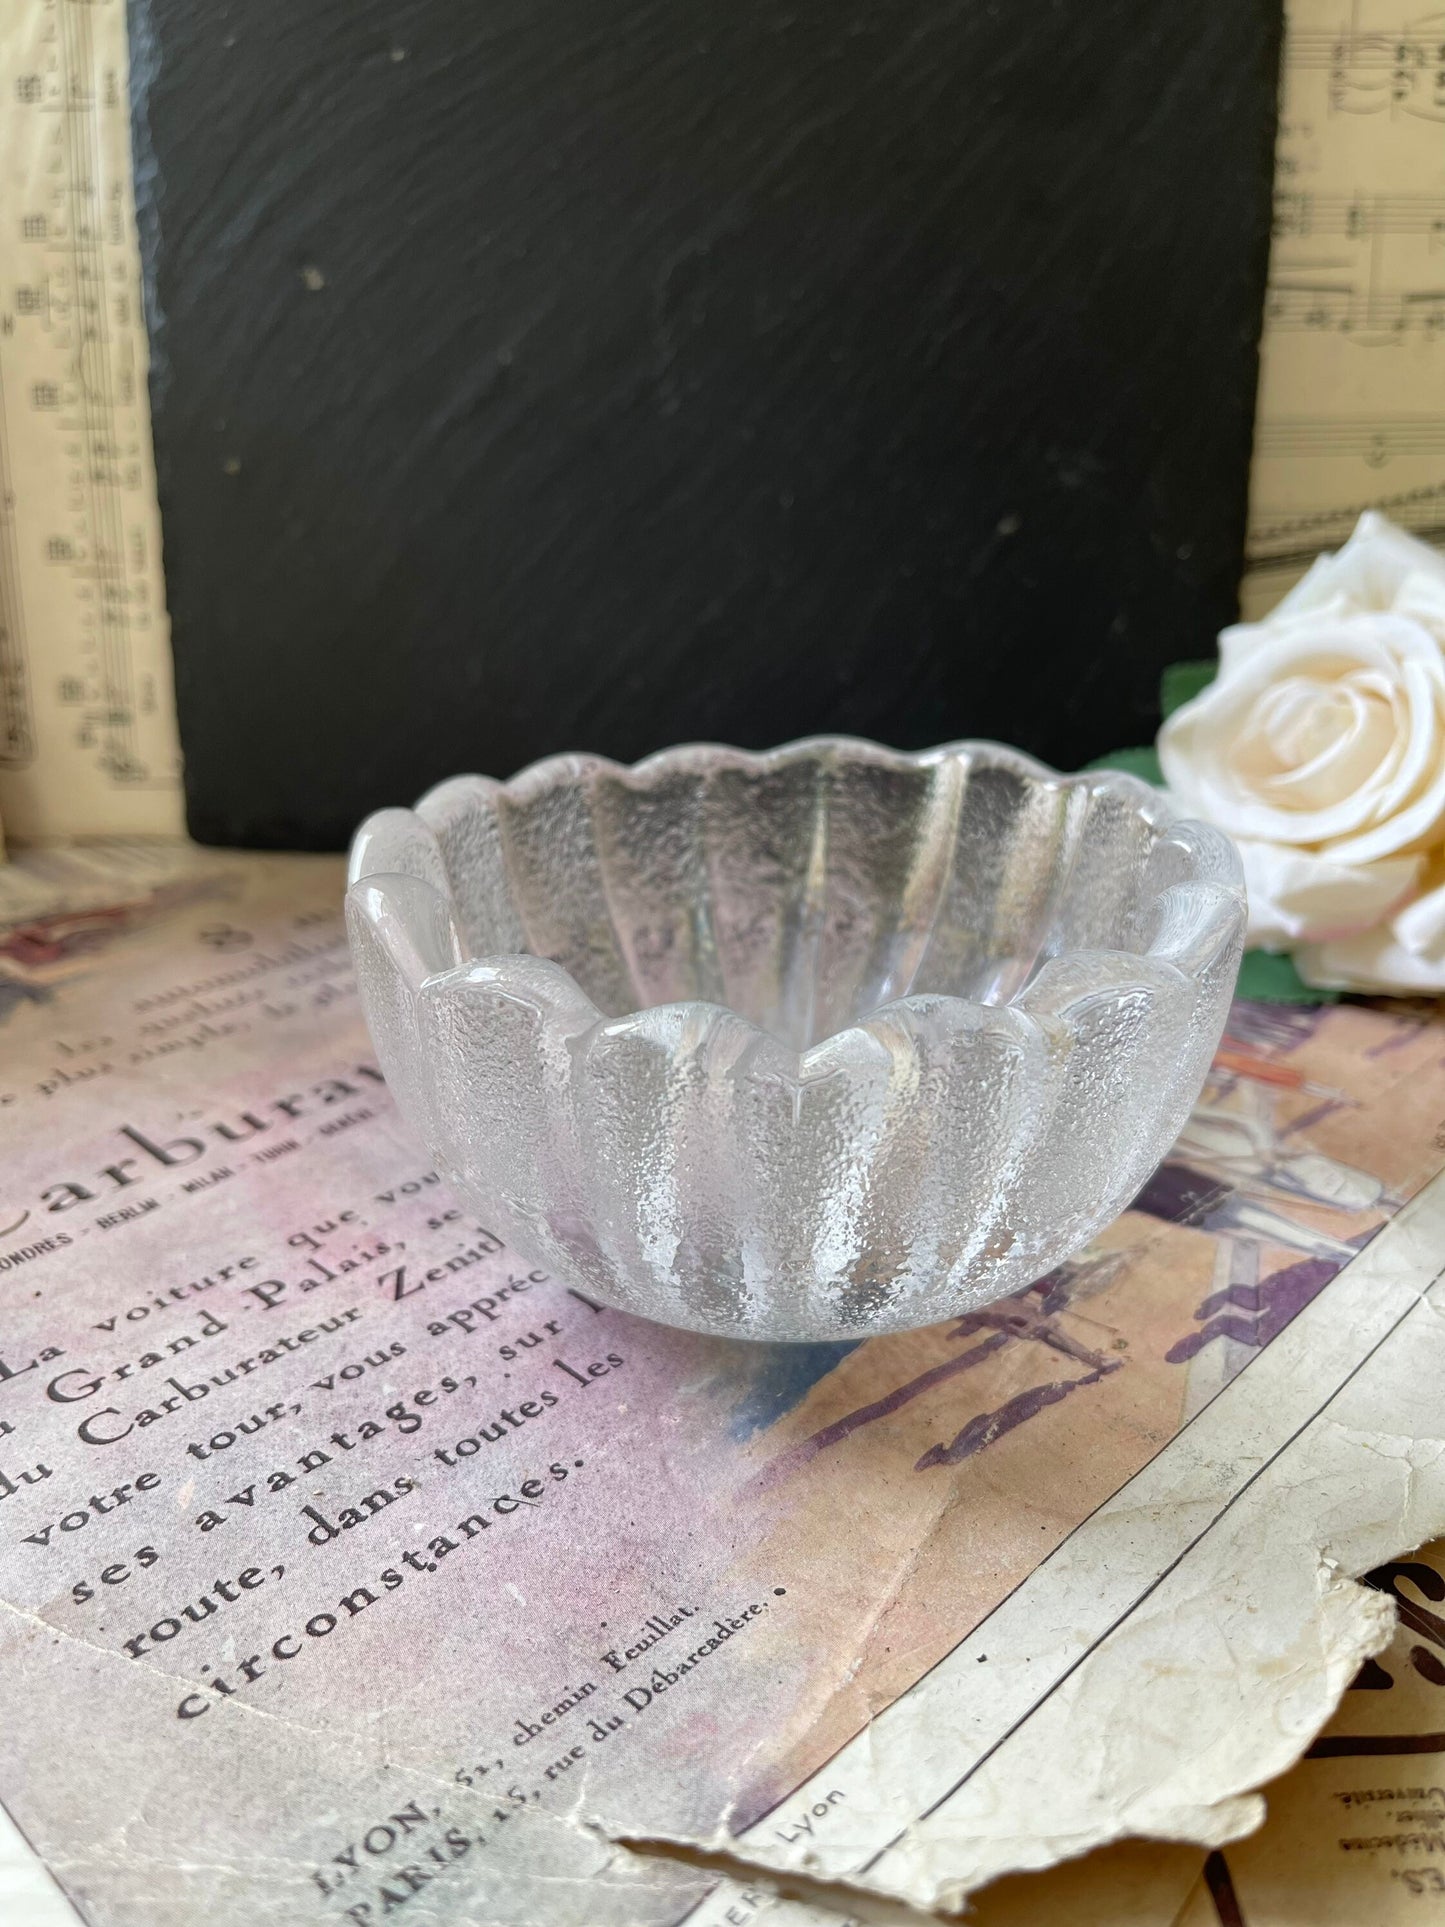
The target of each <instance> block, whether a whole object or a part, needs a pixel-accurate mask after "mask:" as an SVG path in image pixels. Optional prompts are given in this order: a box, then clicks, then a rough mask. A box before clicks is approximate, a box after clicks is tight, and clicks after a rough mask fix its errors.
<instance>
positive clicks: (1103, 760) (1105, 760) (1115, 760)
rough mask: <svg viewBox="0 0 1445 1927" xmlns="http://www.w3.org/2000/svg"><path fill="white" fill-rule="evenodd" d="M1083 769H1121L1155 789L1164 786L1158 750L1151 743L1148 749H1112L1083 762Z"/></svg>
mask: <svg viewBox="0 0 1445 1927" xmlns="http://www.w3.org/2000/svg"><path fill="white" fill-rule="evenodd" d="M1084 768H1085V769H1121V770H1124V771H1125V772H1126V773H1127V774H1128V775H1130V776H1142V777H1143V779H1144V781H1145V782H1146V783H1152V784H1153V785H1154V787H1155V788H1156V789H1162V788H1163V787H1164V772H1163V770H1161V769H1160V767H1159V756H1158V752H1157V751H1156V750H1155V749H1154V746H1153V745H1152V744H1151V745H1150V746H1149V748H1148V749H1113V750H1110V752H1109V754H1108V755H1107V756H1096V757H1095V758H1094V760H1093V762H1092V763H1085V765H1084Z"/></svg>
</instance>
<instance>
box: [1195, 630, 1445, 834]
mask: <svg viewBox="0 0 1445 1927" xmlns="http://www.w3.org/2000/svg"><path fill="white" fill-rule="evenodd" d="M1411 662H1413V663H1414V664H1416V665H1417V666H1418V671H1419V673H1417V674H1415V675H1413V676H1411V675H1407V673H1406V670H1405V665H1406V664H1407V663H1411ZM1369 671H1378V672H1379V673H1380V674H1381V675H1383V676H1384V677H1385V678H1387V679H1388V680H1389V682H1390V683H1391V685H1392V687H1394V688H1395V689H1396V690H1397V692H1398V693H1399V697H1400V699H1401V700H1402V701H1403V702H1404V703H1406V704H1407V705H1408V708H1409V714H1408V717H1407V723H1406V727H1407V731H1408V734H1409V737H1410V739H1411V740H1412V742H1413V741H1414V738H1415V737H1416V736H1417V735H1418V737H1419V741H1418V744H1416V745H1415V755H1414V761H1415V762H1416V763H1420V764H1421V765H1422V766H1427V765H1429V763H1430V761H1431V750H1430V744H1431V740H1432V738H1433V737H1437V736H1438V737H1441V738H1442V740H1445V720H1442V704H1445V658H1442V656H1441V652H1440V649H1439V647H1438V646H1437V645H1436V643H1435V642H1434V640H1433V638H1431V637H1430V636H1429V635H1428V634H1427V633H1426V632H1425V631H1424V630H1423V629H1421V628H1420V627H1419V626H1418V625H1417V624H1415V623H1410V622H1405V621H1402V620H1401V619H1400V618H1399V617H1396V616H1388V615H1375V616H1369V617H1364V616H1357V617H1355V618H1353V619H1352V620H1341V621H1334V622H1329V623H1326V622H1320V623H1317V624H1300V625H1291V628H1290V631H1289V632H1288V633H1282V634H1280V635H1278V636H1276V637H1274V638H1272V639H1269V640H1267V641H1264V642H1262V643H1261V644H1260V645H1259V646H1258V647H1257V648H1256V649H1255V650H1254V652H1253V653H1252V654H1251V655H1250V656H1249V658H1248V659H1247V661H1245V662H1244V663H1243V665H1242V666H1241V667H1240V668H1239V669H1238V670H1237V671H1236V672H1235V674H1234V675H1232V676H1231V677H1229V678H1228V679H1221V680H1220V681H1217V682H1214V683H1211V684H1210V686H1209V687H1208V688H1207V689H1205V690H1203V691H1202V692H1201V693H1200V694H1199V695H1198V696H1196V697H1195V698H1194V700H1193V701H1192V702H1188V703H1185V704H1184V705H1183V707H1182V708H1180V709H1176V710H1175V712H1174V714H1173V715H1172V716H1171V717H1169V719H1168V720H1167V722H1166V723H1165V724H1164V727H1163V728H1162V729H1161V730H1160V732H1159V739H1158V747H1159V760H1160V763H1161V765H1162V767H1163V771H1164V778H1165V781H1166V782H1167V783H1168V785H1169V787H1170V789H1172V790H1175V791H1176V792H1177V793H1178V794H1179V796H1180V797H1181V798H1182V799H1183V801H1184V802H1185V804H1186V806H1187V807H1189V808H1191V809H1194V810H1196V811H1197V812H1198V814H1199V815H1201V816H1203V817H1205V818H1206V819H1207V820H1208V821H1210V822H1212V823H1216V824H1218V826H1219V827H1220V828H1221V829H1224V830H1228V831H1229V833H1230V834H1231V835H1233V836H1244V837H1253V838H1256V839H1259V840H1263V841H1268V842H1272V843H1302V844H1319V843H1325V842H1328V841H1329V840H1331V839H1332V838H1338V837H1349V836H1357V835H1359V834H1360V833H1362V832H1365V831H1369V830H1372V829H1375V828H1376V827H1377V826H1380V825H1381V824H1382V822H1383V821H1384V819H1385V818H1387V817H1390V816H1392V815H1393V814H1394V813H1395V811H1396V810H1397V809H1399V808H1400V807H1401V806H1402V805H1404V804H1406V803H1408V802H1410V801H1412V798H1411V797H1410V794H1409V789H1410V784H1409V783H1408V782H1402V780H1401V770H1400V768H1399V767H1398V766H1397V764H1396V762H1395V760H1394V759H1393V758H1389V759H1385V760H1384V761H1383V762H1382V764H1381V767H1380V769H1379V771H1378V772H1377V774H1376V777H1375V778H1372V779H1370V780H1369V781H1366V782H1364V783H1362V784H1361V785H1360V786H1359V787H1358V788H1357V789H1356V790H1354V791H1353V792H1352V793H1351V794H1350V795H1348V796H1346V797H1344V798H1342V799H1341V800H1340V801H1338V802H1336V803H1334V804H1332V805H1330V806H1328V807H1326V808H1323V809H1312V810H1292V809H1281V808H1275V807H1271V805H1270V804H1269V802H1268V801H1267V800H1266V798H1265V797H1264V796H1262V795H1261V794H1260V793H1259V789H1258V787H1257V786H1252V785H1251V783H1250V782H1249V781H1247V780H1241V772H1240V771H1238V770H1237V769H1236V768H1235V767H1233V762H1232V758H1233V755H1234V752H1235V746H1236V745H1237V744H1239V743H1240V742H1241V741H1243V740H1244V739H1245V738H1246V736H1247V735H1248V733H1249V731H1250V729H1251V723H1252V718H1253V714H1254V711H1255V706H1256V705H1257V704H1258V703H1259V702H1260V701H1261V700H1268V699H1269V698H1270V697H1271V695H1272V692H1273V690H1274V688H1275V687H1276V686H1277V685H1278V684H1279V683H1281V682H1283V681H1286V680H1288V679H1289V678H1290V677H1292V676H1298V677H1304V678H1314V679H1316V680H1318V681H1320V682H1328V681H1330V680H1338V679H1340V678H1343V677H1345V676H1348V675H1350V674H1351V673H1352V672H1369ZM1417 712H1418V713H1417ZM1436 760H1438V762H1439V764H1440V765H1441V767H1442V769H1445V751H1442V753H1441V754H1440V755H1439V756H1438V758H1437V759H1436ZM1441 808H1442V809H1445V798H1442V802H1441ZM1422 815H1423V816H1424V817H1428V815H1429V810H1428V809H1427V810H1425V811H1424V812H1422ZM1420 833H1421V831H1420V829H1419V827H1418V826H1417V827H1414V828H1412V829H1411V830H1410V831H1409V832H1408V834H1406V835H1404V836H1402V837H1401V838H1400V839H1399V840H1398V841H1397V842H1395V843H1393V844H1390V846H1389V848H1388V849H1383V850H1381V851H1380V852H1378V853H1379V854H1389V853H1390V852H1391V850H1393V849H1396V848H1399V847H1400V846H1401V844H1402V843H1405V842H1409V841H1412V840H1414V839H1415V838H1416V837H1417V836H1418V835H1419V834H1420ZM1350 860H1354V858H1353V853H1352V855H1351V859H1350Z"/></svg>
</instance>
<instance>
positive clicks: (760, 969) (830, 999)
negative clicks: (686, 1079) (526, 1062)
mask: <svg viewBox="0 0 1445 1927" xmlns="http://www.w3.org/2000/svg"><path fill="white" fill-rule="evenodd" d="M418 814H419V815H420V816H421V817H422V819H423V821H424V822H425V823H426V824H427V825H428V826H429V827H430V828H431V830H432V831H433V832H434V833H435V835H436V838H437V842H438V846H439V848H440V851H441V857H442V861H443V863H444V865H445V868H446V871H447V876H448V880H449V882H450V884H451V888H452V893H453V896H454V898H455V901H456V904H457V909H458V913H459V916H460V920H461V925H462V935H463V938H464V941H465V943H466V946H467V949H468V950H469V952H470V953H471V955H472V956H474V957H483V956H497V955H515V954H518V953H526V954H531V955H534V956H540V957H548V958H551V959H553V960H554V961H555V962H557V963H559V964H561V965H562V966H563V967H564V968H565V969H566V970H567V971H568V972H569V973H570V974H571V975H572V976H573V977H574V978H575V979H576V981H577V983H578V984H579V985H580V986H581V987H582V989H583V990H584V991H585V992H586V993H587V995H588V996H589V997H590V998H591V999H592V1001H593V1003H594V1004H595V1005H596V1006H597V1007H598V1009H599V1010H600V1011H602V1012H603V1014H604V1015H605V1016H609V1017H620V1016H624V1015H626V1014H628V1013H629V1012H632V1011H635V1010H639V1009H645V1008H647V1007H650V1006H653V1005H659V1004H671V1003H678V1002H686V1001H694V1000H698V1001H703V1002H707V1003H714V1004H721V1005H723V1006H725V1007H727V1008H728V1009H731V1010H733V1011H736V1012H737V1013H739V1014H740V1015H742V1016H744V1017H747V1018H748V1019H750V1020H751V1021H752V1022H753V1023H755V1024H757V1025H758V1026H759V1027H760V1028H762V1029H764V1030H766V1031H769V1032H771V1033H772V1034H773V1035H774V1036H776V1037H777V1038H779V1039H780V1040H782V1041H783V1042H784V1043H785V1044H786V1045H787V1046H788V1047H789V1048H790V1049H792V1050H797V1051H801V1050H805V1049H807V1048H809V1047H810V1046H811V1045H813V1044H815V1043H817V1042H818V1041H820V1040H821V1039H823V1038H825V1037H827V1036H830V1035H831V1034H833V1033H834V1032H835V1031H838V1030H840V1029H842V1028H845V1027H846V1026H847V1025H849V1024H851V1023H853V1022H855V1021H857V1020H858V1019H860V1018H862V1017H865V1016H867V1015H869V1014H870V1013H871V1012H873V1011H875V1010H877V1009H878V1008H879V1007H880V1006H881V1005H884V1004H887V1003H890V1002H892V1001H893V1000H895V999H897V998H900V997H905V996H909V995H911V994H914V993H924V992H942V993H946V994H948V995H952V996H959V997H965V998H969V999H971V1000H973V1001H976V1002H981V1003H992V1004H999V1003H1007V1002H1009V1001H1010V1000H1012V999H1013V998H1015V997H1017V996H1018V995H1019V994H1020V993H1021V992H1022V991H1023V990H1024V989H1025V988H1026V987H1027V985H1028V984H1029V983H1030V981H1031V980H1032V978H1033V977H1034V976H1035V975H1036V974H1037V972H1038V971H1039V970H1040V969H1041V968H1042V966H1043V965H1044V964H1045V963H1046V962H1048V960H1049V959H1050V958H1051V957H1054V956H1056V955H1059V954H1062V953H1065V952H1070V951H1077V950H1080V949H1105V950H1123V951H1127V952H1134V953H1137V952H1140V951H1142V950H1143V949H1145V948H1147V946H1148V943H1149V940H1150V936H1151V934H1152V931H1153V928H1154V924H1155V921H1156V917H1155V912H1156V908H1157V903H1158V900H1159V898H1160V896H1161V895H1162V893H1163V891H1164V890H1166V889H1167V888H1168V886H1169V885H1170V883H1172V882H1174V881H1176V880H1177V879H1178V876H1179V874H1180V867H1181V859H1180V856H1179V852H1178V850H1177V849H1176V850H1175V851H1173V852H1172V854H1171V852H1169V851H1168V850H1167V849H1166V848H1164V847H1163V846H1164V845H1166V844H1167V842H1168V838H1169V832H1170V829H1171V826H1172V818H1171V817H1170V815H1169V813H1168V811H1167V809H1166V808H1165V806H1164V805H1163V804H1162V802H1161V803H1159V804H1158V805H1157V807H1156V806H1155V805H1154V803H1153V800H1152V798H1151V794H1150V792H1149V791H1148V790H1147V789H1146V788H1145V787H1144V786H1143V785H1140V784H1137V783H1134V782H1132V781H1130V780H1129V779H1125V778H1118V777H1113V776H1109V775H1103V776H1097V777H1094V778H1091V779H1079V778H1072V779H1071V778H1061V777H1056V776H1053V775H1052V774H1051V773H1049V772H1046V771H1043V770H1042V769H1040V768H1039V767H1038V766H1037V765H1034V764H1032V763H1030V762H1029V761H1028V759H1026V758H1024V757H1021V756H1018V755H1016V754H1015V753H1013V752H1010V751H1004V750H992V749H988V748H986V747H984V746H978V747H974V748H970V749H964V750H944V751H935V752H930V753H929V754H928V755H927V756H926V757H920V758H906V757H901V756H894V755H892V754H891V753H889V752H887V751H884V750H879V749H875V748H874V747H873V746H871V745H864V744H857V745H853V744H839V743H836V742H833V743H819V744H800V745H796V746H794V747H793V748H791V749H789V750H787V751H783V752H775V753H774V754H773V755H771V756H767V757H761V758H750V757H745V756H743V755H741V754H739V753H738V752H734V751H728V750H723V749H711V748H699V749H693V750H687V751H682V752H672V753H670V754H669V755H668V756H667V757H664V758H656V759H653V761H652V762H650V763H644V764H641V765H639V766H638V767H637V768H636V769H631V770H629V769H623V768H620V767H619V766H617V765H615V764H611V763H607V762H604V761H602V760H600V759H591V758H585V757H576V756H572V757H559V758H556V759H554V760H553V761H552V762H550V763H547V764H541V765H538V766H537V767H536V768H534V769H532V770H530V771H527V772H525V773H524V775H523V776H522V777H521V778H518V779H515V780H514V781H513V782H512V783H511V784H509V785H506V786H502V785H499V784H496V783H493V782H490V781H489V780H487V779H485V778H481V777H459V778H456V779H454V780H453V781H451V782H449V783H446V784H443V785H442V786H441V787H440V788H439V789H437V790H434V791H433V792H432V793H431V795H430V796H428V797H426V798H425V799H423V801H422V803H421V804H420V805H419V806H418Z"/></svg>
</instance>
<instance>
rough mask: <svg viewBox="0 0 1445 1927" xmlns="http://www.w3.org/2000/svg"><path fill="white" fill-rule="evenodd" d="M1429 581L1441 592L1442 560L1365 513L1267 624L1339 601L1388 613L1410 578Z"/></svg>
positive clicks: (1388, 523) (1380, 517)
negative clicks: (1432, 579) (1423, 578)
mask: <svg viewBox="0 0 1445 1927" xmlns="http://www.w3.org/2000/svg"><path fill="white" fill-rule="evenodd" d="M1416 574H1419V575H1423V576H1426V577H1433V578H1434V579H1435V580H1436V581H1437V582H1439V583H1440V585H1441V587H1442V588H1445V556H1440V555H1437V554H1436V552H1435V550H1434V549H1432V548H1430V547H1429V546H1428V544H1426V543H1424V542H1420V541H1418V540H1417V539H1416V538H1415V537H1414V536H1413V535H1407V534H1406V533H1405V531H1404V530H1403V529H1401V528H1397V527H1396V526H1395V524H1394V523H1393V522H1391V521H1390V520H1389V519H1388V518H1387V517H1386V516H1383V515H1380V514H1377V513H1376V511H1375V510H1373V509H1367V510H1366V511H1365V513H1364V514H1363V515H1362V516H1361V517H1360V519H1359V521H1358V522H1357V523H1356V524H1355V529H1354V533H1353V534H1352V535H1351V537H1350V539H1349V541H1348V542H1346V543H1345V545H1344V547H1343V548H1342V549H1337V550H1336V551H1335V553H1334V554H1333V555H1322V556H1320V557H1319V558H1318V559H1317V560H1316V561H1315V563H1314V565H1313V566H1312V567H1311V569H1310V570H1309V572H1308V574H1306V575H1305V576H1304V577H1303V579H1302V580H1301V581H1299V582H1297V583H1296V584H1295V586H1294V587H1293V588H1292V589H1291V590H1290V591H1289V593H1288V594H1287V595H1286V596H1284V597H1283V599H1282V600H1281V601H1280V602H1279V603H1278V605H1277V606H1276V607H1275V609H1274V610H1273V612H1272V613H1271V615H1270V616H1269V618H1268V620H1269V621H1270V622H1274V621H1276V620H1278V619H1279V618H1280V617H1282V616H1293V615H1299V614H1303V613H1306V612H1309V613H1312V614H1317V613H1318V612H1319V610H1320V609H1321V608H1322V607H1323V606H1324V605H1325V604H1327V603H1329V602H1331V601H1333V600H1334V599H1335V598H1337V597H1342V598H1343V599H1344V600H1345V601H1346V602H1347V603H1348V604H1349V605H1350V606H1351V607H1352V608H1355V609H1360V610H1371V609H1392V608H1394V607H1395V606H1396V601H1397V598H1398V597H1399V595H1400V592H1401V590H1402V588H1403V587H1404V585H1405V583H1406V582H1407V581H1408V580H1409V578H1410V577H1411V576H1413V575H1416Z"/></svg>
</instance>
